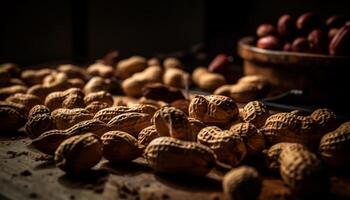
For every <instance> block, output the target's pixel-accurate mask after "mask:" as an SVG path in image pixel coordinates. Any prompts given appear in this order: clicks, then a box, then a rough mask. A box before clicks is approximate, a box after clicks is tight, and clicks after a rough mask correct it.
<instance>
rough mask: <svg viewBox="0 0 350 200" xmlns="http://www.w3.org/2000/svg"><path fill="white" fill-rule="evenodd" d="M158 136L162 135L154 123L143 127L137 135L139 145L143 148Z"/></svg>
mask: <svg viewBox="0 0 350 200" xmlns="http://www.w3.org/2000/svg"><path fill="white" fill-rule="evenodd" d="M158 137H160V135H159V133H158V132H157V129H156V127H155V126H154V125H152V126H149V127H146V128H144V129H142V131H141V132H140V133H139V134H138V136H137V140H138V144H139V147H140V148H141V149H144V148H146V147H147V145H148V144H149V143H150V142H151V141H152V140H154V139H156V138H158Z"/></svg>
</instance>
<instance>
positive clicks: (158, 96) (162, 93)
mask: <svg viewBox="0 0 350 200" xmlns="http://www.w3.org/2000/svg"><path fill="white" fill-rule="evenodd" d="M143 96H144V97H145V98H147V99H152V100H156V101H164V102H166V103H171V102H173V101H176V100H184V99H185V97H184V95H183V94H182V92H181V90H179V89H178V88H174V87H169V86H166V85H163V84H161V83H153V84H147V85H146V86H145V87H144V88H143Z"/></svg>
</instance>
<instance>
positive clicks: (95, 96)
mask: <svg viewBox="0 0 350 200" xmlns="http://www.w3.org/2000/svg"><path fill="white" fill-rule="evenodd" d="M93 101H99V102H105V103H107V104H108V105H109V106H113V103H114V102H113V97H112V95H111V94H110V93H108V92H106V91H100V92H93V93H90V94H88V95H86V96H85V97H84V102H85V104H86V105H89V104H90V103H91V102H93Z"/></svg>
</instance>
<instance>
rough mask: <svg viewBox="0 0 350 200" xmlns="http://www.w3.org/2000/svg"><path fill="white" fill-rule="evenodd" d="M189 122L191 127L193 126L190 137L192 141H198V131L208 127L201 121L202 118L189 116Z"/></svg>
mask: <svg viewBox="0 0 350 200" xmlns="http://www.w3.org/2000/svg"><path fill="white" fill-rule="evenodd" d="M188 122H189V124H190V127H191V134H190V136H191V137H189V140H190V141H194V142H195V141H197V135H198V133H199V132H200V131H201V130H202V129H203V128H205V127H206V125H205V124H204V123H203V122H201V121H200V120H198V119H194V118H188Z"/></svg>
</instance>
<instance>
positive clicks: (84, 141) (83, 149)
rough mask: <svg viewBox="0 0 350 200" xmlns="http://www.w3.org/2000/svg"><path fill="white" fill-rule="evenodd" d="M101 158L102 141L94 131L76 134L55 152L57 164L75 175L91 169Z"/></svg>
mask: <svg viewBox="0 0 350 200" xmlns="http://www.w3.org/2000/svg"><path fill="white" fill-rule="evenodd" d="M101 158H102V145H101V142H100V140H99V138H98V137H97V136H96V135H94V134H92V133H87V134H84V135H79V136H74V137H71V138H69V139H67V140H65V141H64V142H62V144H60V146H59V147H58V148H57V150H56V152H55V163H56V166H57V167H58V168H60V169H62V170H63V171H65V172H67V173H69V174H73V175H74V174H81V173H83V172H86V171H88V170H90V169H91V168H92V167H93V166H95V165H96V164H97V163H98V162H99V161H100V160H101Z"/></svg>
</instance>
